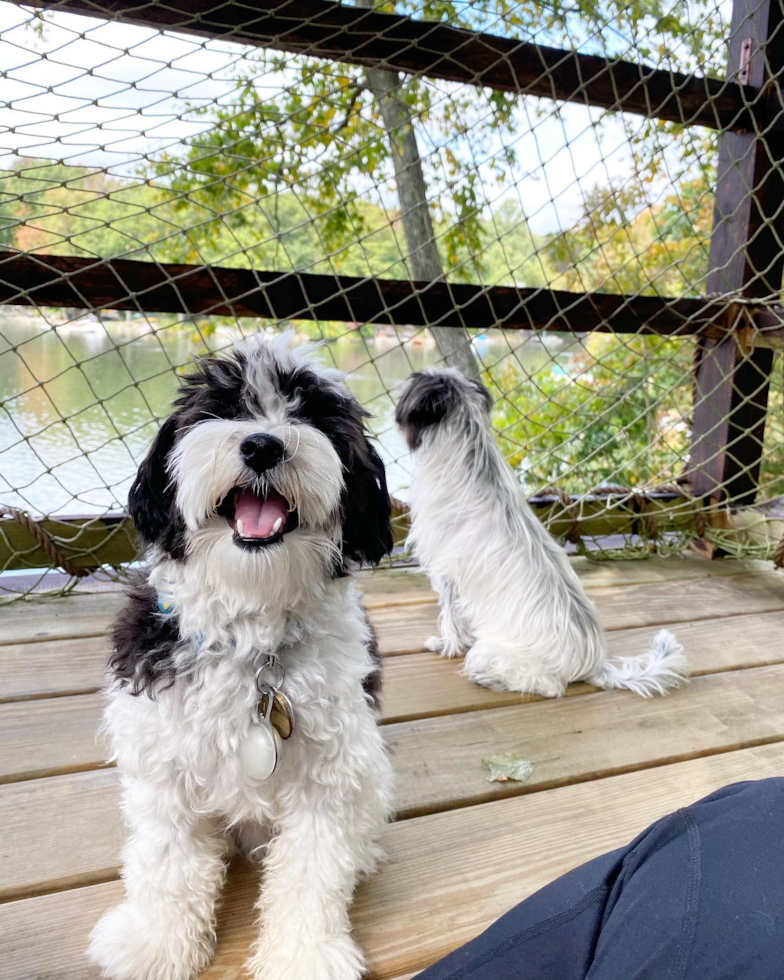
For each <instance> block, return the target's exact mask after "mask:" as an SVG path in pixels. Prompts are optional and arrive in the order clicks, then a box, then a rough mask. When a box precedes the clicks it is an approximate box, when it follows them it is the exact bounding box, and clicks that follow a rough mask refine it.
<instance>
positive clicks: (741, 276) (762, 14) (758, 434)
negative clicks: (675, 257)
mask: <svg viewBox="0 0 784 980" xmlns="http://www.w3.org/2000/svg"><path fill="white" fill-rule="evenodd" d="M782 26H783V15H782V9H781V4H780V3H779V2H777V0H757V2H755V3H754V4H752V5H749V3H748V2H747V0H734V3H733V7H732V23H731V27H730V32H729V61H728V72H727V74H728V77H729V78H731V79H733V80H735V79H737V78H738V77H739V75H740V73H741V72H742V73H743V74H744V75H745V76H746V78H747V80H748V81H749V82H750V84H752V85H753V86H754V87H755V88H757V89H762V88H763V87H764V86H766V85H775V82H774V81H773V80H774V79H775V78H776V77H777V76H778V75H779V73H780V72H781V70H782V68H784V32H783V31H782ZM774 101H775V100H774ZM774 109H775V112H777V113H778V114H780V113H781V108H780V106H779V107H777V108H776V107H774ZM783 160H784V137H783V136H782V135H781V134H780V133H775V132H773V131H772V130H771V128H770V127H766V126H763V127H762V128H761V129H759V130H756V131H754V130H752V131H749V132H748V133H731V132H725V133H723V134H722V136H721V139H720V141H719V162H718V175H717V186H716V200H715V206H714V214H713V231H712V233H711V247H710V258H709V267H710V271H709V275H708V284H707V291H708V294H709V295H711V294H714V295H720V294H725V295H726V294H730V295H731V296H737V297H738V298H740V299H742V300H749V299H755V298H756V299H765V300H767V299H769V298H770V297H771V296H778V295H779V294H780V292H781V284H782V270H784V251H782V248H781V241H782V238H784V219H783V218H782V205H784V177H783V176H782V173H781V164H782V161H783ZM722 318H723V319H724V321H725V323H726V325H727V326H728V327H730V329H731V330H733V331H735V335H734V336H730V337H726V338H724V339H722V340H716V339H715V338H708V337H704V338H701V340H700V343H699V345H698V349H697V360H696V369H695V385H694V420H693V424H692V446H691V452H690V456H689V464H688V470H687V476H688V480H689V484H690V487H691V490H692V493H693V494H695V495H696V496H698V497H710V498H712V499H716V500H731V501H733V502H734V503H735V504H749V503H753V502H754V498H755V495H756V491H757V484H758V482H759V471H760V463H761V458H762V444H763V438H764V433H765V416H766V413H767V405H768V389H769V379H770V373H771V370H772V368H773V354H772V352H771V351H770V350H765V349H761V348H757V347H754V346H753V344H752V345H751V346H749V343H748V341H749V339H750V338H749V337H747V336H746V335H747V334H748V333H749V330H748V328H747V324H749V323H752V324H753V322H754V313H753V312H751V313H749V315H748V316H747V315H746V312H745V310H743V309H741V307H739V306H737V305H736V306H733V305H732V303H731V302H730V303H726V302H725V312H724V313H723V314H722ZM751 332H752V333H753V328H752V331H751Z"/></svg>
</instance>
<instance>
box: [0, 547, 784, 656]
mask: <svg viewBox="0 0 784 980" xmlns="http://www.w3.org/2000/svg"><path fill="white" fill-rule="evenodd" d="M572 562H573V565H574V568H575V570H576V571H577V574H578V575H579V576H580V578H581V580H582V581H583V583H584V585H585V587H586V588H587V589H588V590H589V591H592V590H593V589H595V588H606V587H615V588H622V587H625V586H626V585H642V584H645V583H648V582H651V583H653V582H682V581H688V580H691V579H700V580H707V579H713V578H731V577H733V576H735V575H744V576H746V577H749V578H754V579H758V578H760V575H755V574H752V573H760V574H761V576H762V577H764V576H768V575H769V576H771V577H772V578H775V577H776V573H775V572H774V570H773V569H772V567H771V565H770V563H769V562H763V561H734V560H726V561H721V562H706V561H705V560H704V559H700V558H693V557H687V558H670V559H660V558H646V559H644V560H641V561H626V562H598V561H589V560H588V559H585V558H573V559H572ZM426 582H427V579H426V576H425V575H423V573H422V572H420V571H419V570H416V571H415V570H413V569H412V570H402V569H395V570H384V571H381V570H379V571H376V572H372V573H360V574H359V575H358V576H357V578H356V584H357V586H358V588H359V589H360V591H362V592H363V593H364V594H365V595H366V597H367V598H366V600H365V605H366V606H367V607H368V608H370V609H375V608H381V607H384V606H389V605H393V604H395V603H397V602H399V603H401V604H406V602H407V601H408V600H411V602H412V603H413V604H417V603H419V602H420V601H429V602H433V601H435V595H434V593H433V592H432V590H430V589H429V588H427V587H426ZM425 589H426V591H425ZM123 601H124V600H123V598H122V592H121V591H120V590H118V591H116V592H102V593H95V594H84V593H82V594H79V595H69V596H65V597H62V598H58V599H48V600H45V599H42V600H38V599H36V600H34V601H31V602H15V603H10V604H9V605H7V606H4V607H3V608H2V611H1V612H0V646H2V645H3V644H11V643H16V644H19V643H29V642H37V641H41V640H55V639H57V640H63V639H73V638H77V637H90V636H104V635H106V633H107V632H108V630H109V628H110V624H111V621H112V620H113V619H114V617H115V616H116V615H117V613H118V612H119V610H120V609H121V608H122V605H123ZM31 624H35V629H32V625H31Z"/></svg>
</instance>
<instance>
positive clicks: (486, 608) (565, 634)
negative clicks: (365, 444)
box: [398, 369, 687, 697]
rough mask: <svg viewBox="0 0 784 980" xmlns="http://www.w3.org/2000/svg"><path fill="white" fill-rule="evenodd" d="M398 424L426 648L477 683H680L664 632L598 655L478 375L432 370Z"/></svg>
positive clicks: (413, 387)
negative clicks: (407, 448)
mask: <svg viewBox="0 0 784 980" xmlns="http://www.w3.org/2000/svg"><path fill="white" fill-rule="evenodd" d="M428 398H430V400H431V405H430V406H428V403H427V399H428ZM431 408H432V409H434V412H433V414H432V415H431V416H428V412H429V411H430V409H431ZM398 421H399V422H400V423H401V424H402V426H403V428H404V430H407V434H408V435H409V439H410V440H412V446H414V447H415V454H414V455H415V473H414V480H413V484H412V488H411V518H412V523H411V531H410V535H409V543H410V545H411V547H412V548H413V551H414V553H415V555H416V556H417V557H418V558H419V561H420V562H421V564H422V566H423V567H424V569H425V570H426V571H427V572H428V574H429V575H430V577H431V579H432V581H433V584H434V586H435V588H436V589H437V591H438V593H439V600H440V606H441V611H440V618H439V628H440V631H441V635H440V636H437V637H433V638H431V640H430V641H429V647H430V649H432V650H435V651H437V652H440V653H441V654H442V655H444V656H447V657H456V656H465V667H464V672H465V673H466V674H467V676H468V677H470V678H471V679H472V680H474V681H476V682H477V683H479V684H482V685H484V686H486V687H490V688H494V689H504V690H513V691H521V692H531V693H534V692H535V693H538V694H541V695H544V696H545V697H557V696H560V695H562V694H563V692H564V689H565V687H566V685H567V684H569V683H570V682H571V681H576V680H585V681H588V682H589V683H591V684H595V685H597V686H599V687H604V688H627V689H629V690H632V691H634V692H636V693H637V694H639V695H641V696H643V697H649V696H651V695H652V694H663V693H665V691H666V690H667V689H668V688H671V687H675V686H677V685H678V684H680V683H682V682H683V680H684V679H685V678H686V677H687V665H686V660H685V658H684V656H683V653H682V647H681V645H680V644H679V643H678V642H677V641H676V640H675V638H674V637H673V636H672V634H670V633H669V632H667V631H666V630H661V631H660V632H659V633H658V634H657V635H656V637H654V640H653V644H652V646H651V649H650V650H649V651H648V652H647V653H644V654H642V655H640V656H638V657H632V658H627V659H625V660H622V661H620V662H619V663H614V662H612V661H609V660H608V659H607V650H606V642H605V637H604V634H603V631H602V627H601V625H600V623H599V620H598V616H597V613H596V610H595V608H594V605H593V603H592V602H591V601H590V600H589V599H588V597H587V596H586V595H585V592H584V591H583V588H582V586H581V584H580V581H579V579H578V578H577V575H576V574H575V571H574V569H573V568H572V567H571V564H570V562H569V559H568V557H567V556H566V554H565V552H564V550H563V549H562V548H561V547H559V545H558V544H557V543H556V542H555V541H554V540H553V538H552V537H551V536H550V534H549V533H548V532H547V530H546V529H545V528H544V527H543V525H542V524H541V522H540V521H539V520H538V519H537V518H536V516H535V514H534V513H533V511H532V510H531V508H530V507H529V506H528V503H527V501H526V500H525V496H524V494H523V491H522V488H521V487H520V485H519V484H518V483H517V481H516V479H515V476H514V474H513V472H512V470H511V468H510V467H509V466H508V465H507V463H506V461H505V460H504V458H503V456H502V454H501V452H500V449H499V448H498V445H497V443H496V441H495V438H494V435H493V431H492V427H491V425H490V418H489V414H488V411H487V402H486V392H483V391H482V390H481V388H480V387H478V386H477V383H476V382H473V381H468V380H467V379H465V378H464V377H463V376H462V375H461V374H460V373H459V372H458V371H456V370H454V369H446V370H440V371H439V370H436V369H430V370H428V371H427V372H424V374H423V375H420V376H418V377H415V378H414V379H413V381H412V382H411V383H410V385H409V388H408V389H407V390H406V392H404V394H403V396H402V398H401V402H400V404H399V408H398Z"/></svg>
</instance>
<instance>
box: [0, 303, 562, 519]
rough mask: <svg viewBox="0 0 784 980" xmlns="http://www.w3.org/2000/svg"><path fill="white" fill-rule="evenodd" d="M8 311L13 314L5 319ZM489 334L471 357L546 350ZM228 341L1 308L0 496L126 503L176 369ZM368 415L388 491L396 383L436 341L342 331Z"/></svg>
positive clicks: (329, 349) (352, 379) (344, 364)
mask: <svg viewBox="0 0 784 980" xmlns="http://www.w3.org/2000/svg"><path fill="white" fill-rule="evenodd" d="M9 312H10V314H11V315H9ZM510 336H512V335H507V337H506V338H505V337H502V336H500V335H495V336H494V335H493V334H492V333H491V335H490V336H489V337H488V338H487V339H485V340H482V341H481V345H480V346H479V348H478V349H479V352H480V353H482V355H483V357H485V358H486V360H487V361H495V360H498V359H499V358H500V357H503V356H504V354H506V353H508V351H509V344H510V342H514V343H516V344H518V345H519V344H521V343H522V346H519V347H518V349H517V353H516V363H517V364H519V365H522V369H524V370H535V369H536V368H538V367H539V366H540V365H541V364H542V363H543V362H544V361H546V360H547V359H548V358H551V357H552V356H553V354H552V352H550V351H548V350H547V349H545V348H544V347H543V346H542V345H541V344H540V343H539V342H538V340H536V339H535V338H533V337H530V336H527V335H523V334H516V335H513V336H512V341H510V340H509V337H510ZM230 340H231V337H230V336H229V335H228V334H227V333H226V332H219V333H216V334H213V335H211V336H208V337H199V336H198V335H197V333H196V331H195V329H194V328H192V327H189V328H185V329H183V328H182V327H179V326H178V327H172V326H168V327H167V326H166V325H163V324H156V323H155V322H154V321H153V322H152V324H150V323H147V322H146V321H144V320H141V319H135V320H129V321H126V320H122V319H120V320H110V319H105V320H103V321H102V322H100V323H99V322H97V321H96V322H95V323H89V322H87V323H84V322H83V321H82V325H77V324H76V323H71V324H66V325H63V326H59V327H57V329H52V328H51V327H50V326H49V325H48V324H46V323H45V321H44V320H43V319H42V318H36V317H33V316H24V315H18V313H17V311H7V312H6V313H5V315H4V316H0V503H4V504H11V505H14V506H19V507H24V508H26V509H28V510H30V511H31V512H32V513H36V514H42V513H43V514H92V513H103V512H105V511H107V510H118V509H123V508H124V507H125V502H126V498H127V493H128V487H129V486H130V483H131V480H132V479H133V475H134V473H135V469H136V465H137V463H138V460H139V458H140V457H141V455H142V454H143V452H144V450H145V448H146V446H147V445H148V444H149V442H150V440H151V439H152V437H153V435H154V433H155V430H156V427H157V423H156V422H155V421H154V419H155V418H156V417H161V416H164V415H165V414H166V413H167V411H168V406H169V403H170V401H171V397H172V394H173V392H174V389H175V386H176V376H175V374H174V369H175V368H177V367H180V366H182V365H185V364H187V363H188V362H189V361H190V360H191V358H192V357H193V356H194V354H196V353H198V352H203V351H204V350H205V348H207V349H212V350H218V349H222V348H225V347H226V346H227V344H228V343H229V342H230ZM323 356H324V357H325V359H327V360H328V361H331V362H332V363H334V364H335V365H336V366H337V367H339V368H340V369H341V370H342V371H344V372H346V374H347V383H348V385H349V387H350V388H351V390H352V391H353V392H354V394H355V395H356V396H357V398H359V400H360V401H361V402H362V403H363V404H364V405H365V406H366V407H367V409H368V410H369V411H370V412H372V413H373V418H372V419H371V421H370V427H371V429H372V431H373V433H374V434H375V436H376V439H377V442H378V445H379V449H380V452H381V454H382V456H383V458H384V461H385V463H386V464H387V471H388V480H389V487H390V490H391V492H392V493H394V494H402V496H404V497H405V490H406V487H407V486H408V484H409V480H410V473H409V461H408V458H407V451H406V447H405V445H404V443H403V441H402V439H401V437H400V434H399V433H398V432H397V430H396V428H395V425H394V421H393V411H394V398H395V397H396V394H397V389H399V386H400V384H401V382H403V381H404V380H405V379H406V378H407V377H408V376H409V374H410V373H411V372H412V371H415V370H418V369H420V368H422V367H425V366H427V365H428V364H432V363H435V362H436V361H437V360H438V352H437V350H436V348H435V345H434V344H433V343H432V341H430V342H429V343H414V342H411V341H409V342H406V343H401V342H400V341H398V340H397V339H396V338H395V337H386V336H378V337H376V338H370V339H365V338H363V337H362V336H360V335H359V334H358V333H351V334H349V335H348V336H344V337H342V338H341V339H339V340H337V341H333V342H330V343H329V344H328V345H327V346H326V348H325V351H324V353H323Z"/></svg>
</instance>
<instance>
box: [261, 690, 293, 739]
mask: <svg viewBox="0 0 784 980" xmlns="http://www.w3.org/2000/svg"><path fill="white" fill-rule="evenodd" d="M270 697H271V698H272V711H271V712H270V714H269V718H270V721H271V722H272V727H273V728H274V729H275V731H276V732H277V733H278V735H280V737H281V738H283V739H286V738H291V736H292V734H293V732H294V709H293V708H292V706H291V701H289V699H288V698H287V697H286V695H285V694H284V693H283V691H279V690H278V689H277V688H276V687H273V688H265V689H264V690H263V691H262V692H261V700H260V701H259V714H261V715H263V716H264V717H266V716H267V711H268V702H269V699H270Z"/></svg>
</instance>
